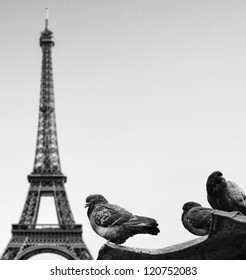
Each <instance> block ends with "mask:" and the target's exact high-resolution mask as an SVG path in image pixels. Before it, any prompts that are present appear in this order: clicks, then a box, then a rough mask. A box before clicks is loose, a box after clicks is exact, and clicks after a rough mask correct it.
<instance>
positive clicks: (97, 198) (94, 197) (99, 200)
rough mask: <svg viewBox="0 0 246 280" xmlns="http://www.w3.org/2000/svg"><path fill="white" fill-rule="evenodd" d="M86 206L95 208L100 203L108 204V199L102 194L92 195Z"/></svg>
mask: <svg viewBox="0 0 246 280" xmlns="http://www.w3.org/2000/svg"><path fill="white" fill-rule="evenodd" d="M85 202H86V205H85V207H91V206H94V205H96V204H98V203H107V202H108V201H107V199H106V198H105V197H104V196H103V195H101V194H92V195H89V196H88V197H87V198H86V200H85Z"/></svg>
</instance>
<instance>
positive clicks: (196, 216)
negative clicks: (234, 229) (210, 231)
mask: <svg viewBox="0 0 246 280" xmlns="http://www.w3.org/2000/svg"><path fill="white" fill-rule="evenodd" d="M212 212H213V211H212V210H211V209H209V208H203V207H195V208H192V209H191V210H190V211H189V212H188V213H187V219H188V220H189V222H190V223H191V224H192V225H193V226H194V227H196V228H204V227H206V226H207V225H208V224H210V222H211V220H212Z"/></svg>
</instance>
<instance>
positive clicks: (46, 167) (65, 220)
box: [1, 16, 92, 260]
mask: <svg viewBox="0 0 246 280" xmlns="http://www.w3.org/2000/svg"><path fill="white" fill-rule="evenodd" d="M54 45H55V41H54V37H53V33H52V32H51V31H50V30H49V29H48V17H47V16H46V21H45V30H44V31H43V32H41V37H40V47H41V48H42V73H41V90H40V106H39V121H38V134H37V144H36V154H35V160H34V168H33V172H32V173H31V174H30V175H29V176H28V181H29V183H30V187H29V191H28V195H27V199H26V202H25V205H24V209H23V211H22V214H21V218H20V221H19V223H18V224H13V225H12V238H11V240H10V242H9V244H8V245H7V248H6V249H5V251H4V253H3V255H2V257H1V259H7V260H14V259H18V260H21V259H28V258H30V257H31V256H33V255H36V254H38V253H42V252H51V253H56V254H59V255H62V256H64V257H65V258H67V259H70V260H76V259H78V260H85V259H86V260H88V259H92V256H91V254H90V252H89V250H88V249H87V247H86V245H85V243H84V241H83V239H82V225H79V224H76V223H75V221H74V218H73V214H72V211H71V208H70V205H69V202H68V199H67V195H66V190H65V186H64V184H65V183H66V179H67V178H66V176H64V175H63V173H62V172H61V165H60V157H59V151H58V142H57V130H56V119H55V104H54V88H53V71H52V55H51V50H52V47H53V46H54ZM42 196H53V197H54V203H55V208H56V212H57V218H58V224H55V225H53V224H52V225H51V224H46V225H43V224H42V225H41V224H37V217H38V212H39V205H40V200H41V197H42Z"/></svg>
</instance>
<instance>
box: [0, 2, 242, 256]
mask: <svg viewBox="0 0 246 280" xmlns="http://www.w3.org/2000/svg"><path fill="white" fill-rule="evenodd" d="M45 7H49V10H50V12H49V14H50V17H49V18H50V19H49V27H50V29H51V30H52V31H53V32H54V36H55V40H56V45H55V47H54V48H53V72H54V88H55V106H56V120H57V129H58V143H59V152H60V158H61V166H62V171H63V173H64V174H65V175H66V176H67V177H68V181H67V184H66V191H67V195H68V199H69V202H70V205H71V208H72V212H73V215H74V217H75V220H76V223H78V224H80V223H82V224H83V230H84V232H83V239H84V241H85V243H86V245H87V246H88V248H89V250H90V252H91V253H92V255H93V257H94V258H96V257H97V253H98V250H99V249H100V247H101V246H102V245H103V244H104V243H105V242H106V240H104V239H103V238H101V237H100V236H98V235H97V234H96V233H94V231H93V230H92V228H91V226H90V224H89V221H88V218H87V215H86V209H84V205H85V198H86V197H87V196H88V195H90V194H94V193H101V194H103V195H104V196H105V197H106V198H107V199H108V200H109V201H110V202H112V203H115V204H119V205H121V206H122V207H124V208H126V209H128V210H129V211H131V212H133V213H134V214H138V215H144V216H149V217H152V218H155V219H156V220H157V221H158V223H159V228H160V231H161V232H160V234H159V235H158V236H147V235H142V236H140V235H138V236H135V237H133V238H131V239H129V240H128V241H127V242H126V243H125V245H126V246H134V247H141V248H163V247H166V246H170V245H174V244H177V243H181V242H184V241H187V240H191V239H194V238H196V236H194V235H192V234H190V233H189V232H187V231H186V230H185V229H184V227H183V226H182V223H181V220H180V217H181V213H182V206H183V204H184V203H185V202H187V201H191V200H192V201H197V202H200V203H201V204H202V205H204V206H209V205H208V202H207V199H206V187H205V184H206V180H207V177H208V175H209V174H210V173H211V172H213V171H215V170H221V171H222V172H223V174H224V176H225V178H226V179H230V180H232V181H235V182H236V183H237V184H238V185H239V186H241V187H242V188H244V189H245V190H246V176H245V169H246V125H245V121H246V2H245V1H243V0H242V1H239V0H231V1H230V0H216V1H214V0H132V1H130V0H87V1H85V0H76V1H75V0H71V1H65V0H53V1H49V0H46V1H43V0H39V1H33V0H22V1H14V0H0V34H1V44H0V77H1V82H0V120H1V137H0V155H1V158H0V159H1V160H0V170H1V186H0V190H1V195H0V215H1V238H0V254H2V252H3V251H4V249H5V247H6V246H7V243H8V242H9V240H10V238H11V224H13V223H18V222H19V219H20V215H21V213H22V210H23V207H24V203H25V200H26V197H27V193H28V189H29V184H28V182H27V175H28V174H30V173H31V172H32V169H33V163H34V154H35V145H36V135H37V125H38V107H39V93H40V78H41V58H42V57H41V49H40V47H39V36H40V32H41V31H42V30H43V29H44V14H45V13H44V10H45ZM45 201H47V203H48V204H51V203H50V201H49V200H45ZM44 203H45V202H43V205H44ZM44 208H45V207H43V209H42V200H41V208H40V215H41V213H42V215H43V220H40V222H44V223H45V222H46V221H47V222H52V223H53V222H54V221H53V220H50V219H51V218H50V217H51V216H50V217H49V213H51V211H50V210H49V211H48V212H45V211H44ZM46 208H47V207H46ZM48 209H49V208H48ZM41 210H42V212H41ZM47 213H48V214H47ZM40 219H41V217H40Z"/></svg>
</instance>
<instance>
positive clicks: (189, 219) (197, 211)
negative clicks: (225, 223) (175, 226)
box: [181, 201, 213, 236]
mask: <svg viewBox="0 0 246 280" xmlns="http://www.w3.org/2000/svg"><path fill="white" fill-rule="evenodd" d="M182 209H183V210H184V211H183V213H182V216H181V220H182V223H183V225H184V227H185V228H186V229H187V230H188V231H189V232H191V233H193V234H195V235H199V236H203V235H207V234H209V230H210V225H211V222H212V213H213V209H211V208H204V207H202V206H201V204H199V203H197V202H193V201H190V202H186V203H185V204H184V206H183V208H182Z"/></svg>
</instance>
